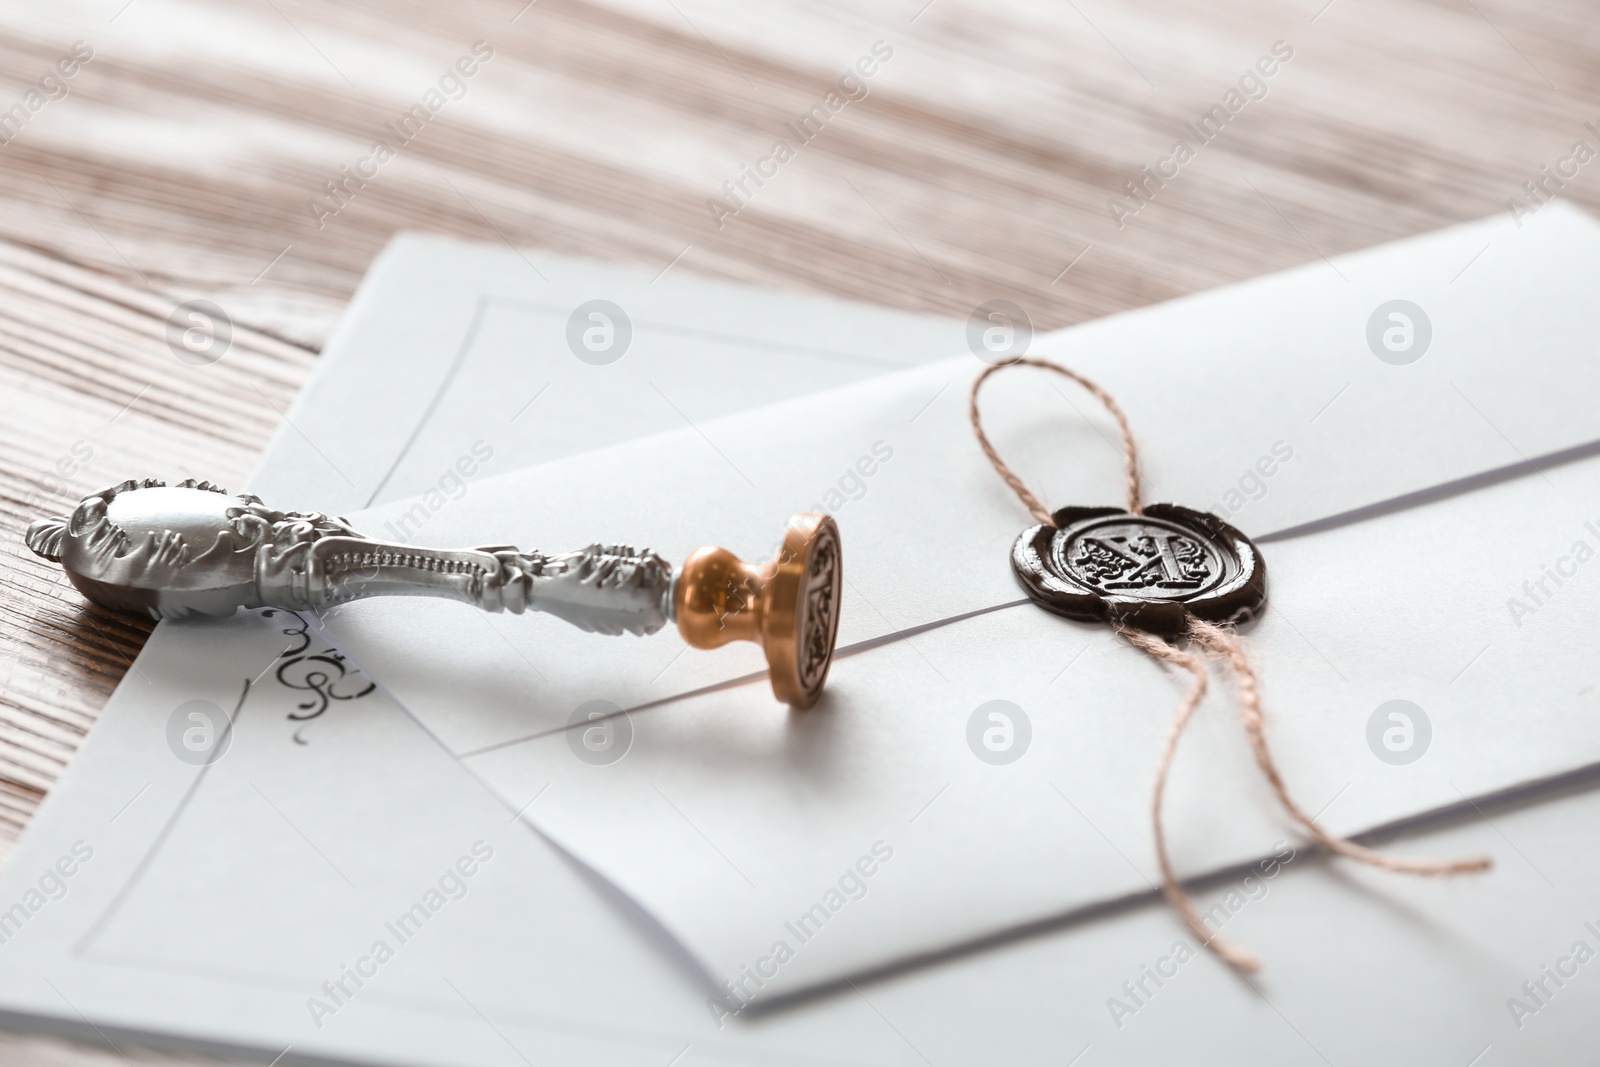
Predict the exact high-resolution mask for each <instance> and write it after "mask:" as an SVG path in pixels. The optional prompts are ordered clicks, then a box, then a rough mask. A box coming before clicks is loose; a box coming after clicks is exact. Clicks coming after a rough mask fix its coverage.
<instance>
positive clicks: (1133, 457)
mask: <svg viewBox="0 0 1600 1067" xmlns="http://www.w3.org/2000/svg"><path fill="white" fill-rule="evenodd" d="M1017 366H1027V367H1038V368H1039V369H1040V370H1047V371H1054V372H1055V373H1056V374H1059V375H1061V376H1062V377H1065V378H1070V379H1072V380H1073V381H1075V382H1077V383H1078V384H1079V385H1081V386H1083V387H1084V388H1085V389H1086V390H1088V391H1089V393H1090V394H1091V395H1093V397H1094V398H1095V399H1096V400H1098V401H1100V403H1102V404H1104V405H1105V408H1106V410H1107V411H1109V412H1111V416H1112V418H1114V419H1116V420H1117V428H1118V429H1120V430H1121V431H1122V454H1123V457H1124V460H1125V463H1126V465H1127V472H1128V510H1129V511H1130V512H1132V513H1133V514H1135V515H1143V514H1144V505H1143V504H1141V503H1140V502H1139V501H1140V495H1141V494H1140V492H1139V446H1138V445H1137V444H1136V443H1135V442H1134V439H1133V428H1132V427H1131V426H1129V425H1128V416H1126V415H1124V414H1123V413H1122V408H1121V407H1119V406H1118V405H1117V402H1116V400H1115V399H1114V398H1113V397H1112V395H1111V394H1110V393H1108V392H1106V391H1105V390H1104V389H1102V388H1100V386H1098V385H1096V384H1095V383H1094V382H1092V381H1090V380H1089V379H1088V378H1085V377H1084V376H1083V375H1081V374H1079V373H1078V372H1077V371H1074V370H1069V369H1067V368H1066V367H1063V366H1062V365H1061V364H1059V363H1052V362H1050V361H1049V360H1047V359H1032V358H1027V357H1022V358H1018V359H1014V360H1012V361H1011V362H1009V363H996V364H994V365H992V366H988V367H985V368H984V369H983V372H982V373H981V374H979V375H978V376H977V377H976V378H975V379H973V382H972V389H971V391H970V392H968V393H967V417H968V418H970V419H971V420H972V432H973V433H975V434H977V435H978V447H979V448H981V449H983V454H984V455H985V456H988V457H989V462H990V463H991V464H993V465H994V469H995V472H996V473H997V474H999V475H1000V477H1001V478H1002V479H1004V480H1005V483H1006V484H1007V485H1009V486H1010V487H1011V490H1012V492H1014V493H1016V494H1017V496H1018V497H1019V498H1021V500H1022V503H1023V504H1024V506H1026V507H1027V509H1028V511H1029V512H1031V513H1032V514H1033V517H1034V518H1035V519H1038V520H1039V522H1040V523H1042V524H1043V525H1045V526H1054V525H1055V524H1056V521H1055V519H1054V518H1052V517H1051V515H1050V512H1049V510H1047V509H1046V508H1045V506H1044V505H1043V504H1041V503H1039V498H1038V497H1036V496H1034V495H1033V493H1032V492H1031V491H1029V489H1028V487H1027V486H1026V485H1024V484H1023V481H1022V479H1021V478H1020V477H1019V476H1018V475H1017V473H1016V472H1015V471H1013V470H1012V469H1011V468H1010V467H1009V466H1007V465H1006V461H1005V460H1003V459H1001V458H1000V453H999V452H997V451H995V447H994V445H992V444H990V443H989V435H988V434H986V433H984V432H983V420H982V418H980V417H979V415H978V390H979V389H981V388H983V383H984V382H985V381H987V380H988V379H989V375H991V374H994V373H995V372H996V371H1001V370H1004V369H1005V368H1007V367H1017Z"/></svg>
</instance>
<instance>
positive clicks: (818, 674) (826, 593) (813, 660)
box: [798, 526, 843, 692]
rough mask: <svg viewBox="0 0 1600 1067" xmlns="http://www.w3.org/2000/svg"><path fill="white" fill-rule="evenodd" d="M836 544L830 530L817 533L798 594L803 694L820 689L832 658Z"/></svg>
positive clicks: (836, 615)
mask: <svg viewBox="0 0 1600 1067" xmlns="http://www.w3.org/2000/svg"><path fill="white" fill-rule="evenodd" d="M842 578H843V575H842V573H841V571H840V568H839V540H838V537H837V536H836V535H835V533H834V532H833V527H831V526H826V527H823V528H822V529H820V530H819V531H818V535H817V543H816V544H815V545H813V546H812V549H811V560H810V567H809V568H808V569H807V573H806V578H805V587H804V589H803V590H802V591H801V597H802V598H803V599H802V607H801V612H802V617H801V619H800V649H799V651H800V656H799V664H798V666H799V670H800V684H801V686H802V687H803V688H804V689H805V690H806V691H808V692H809V691H811V690H813V689H816V688H818V687H820V686H821V685H822V680H823V677H824V676H825V675H826V674H827V670H828V662H829V660H830V659H832V658H833V642H834V634H835V632H836V631H837V630H838V627H839V584H840V581H841V580H842Z"/></svg>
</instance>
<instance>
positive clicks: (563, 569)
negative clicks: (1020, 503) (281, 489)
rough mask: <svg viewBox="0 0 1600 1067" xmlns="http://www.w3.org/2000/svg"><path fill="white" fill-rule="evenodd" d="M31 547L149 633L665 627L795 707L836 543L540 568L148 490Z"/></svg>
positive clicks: (518, 555) (552, 558) (104, 505)
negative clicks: (381, 604)
mask: <svg viewBox="0 0 1600 1067" xmlns="http://www.w3.org/2000/svg"><path fill="white" fill-rule="evenodd" d="M27 540H28V547H29V548H31V549H33V551H34V552H35V553H37V554H38V555H40V556H43V557H44V558H45V559H48V560H51V561H52V562H56V563H60V564H61V566H62V567H63V569H65V570H66V572H67V576H68V577H69V578H70V579H71V581H72V584H73V585H75V586H77V588H78V590H79V591H80V592H82V593H83V595H84V596H86V597H88V598H89V599H90V600H93V601H94V602H95V603H97V604H100V605H102V606H104V607H107V608H112V609H115V610H119V611H130V612H134V613H136V614H140V615H147V616H149V617H151V618H156V619H170V618H181V617H184V616H188V615H231V614H233V612H234V611H236V610H238V609H239V608H255V607H277V608H285V609H287V610H290V611H307V610H310V611H316V610H321V609H324V608H329V607H332V606H334V605H336V604H343V603H348V602H349V601H352V600H358V599H361V598H362V597H370V596H435V597H447V598H450V599H453V600H460V601H463V602H465V603H468V604H472V605H474V606H476V607H479V608H482V609H483V610H485V611H495V612H499V611H510V612H515V613H519V614H520V613H521V612H524V611H539V612H544V613H546V614H550V615H555V616H557V617H558V618H561V619H564V620H566V621H567V622H569V623H571V624H572V625H574V626H577V627H579V628H580V629H583V630H588V631H590V632H593V633H602V634H623V633H630V634H653V633H655V632H656V631H657V630H660V629H661V628H662V627H664V626H665V625H666V624H667V623H669V622H676V623H677V627H678V631H679V633H680V634H682V636H683V638H684V639H685V640H686V641H687V642H688V643H689V644H690V645H693V646H694V647H696V648H716V647H718V646H720V645H724V644H727V643H728V642H730V641H735V640H748V641H754V642H756V643H758V644H760V645H761V646H762V648H763V650H764V651H765V652H766V656H767V664H768V666H769V668H770V669H771V675H772V688H773V692H774V693H775V694H776V695H777V697H778V699H780V700H783V701H785V702H786V703H789V704H793V705H795V706H797V707H810V706H811V705H812V704H814V703H815V702H816V700H817V698H818V696H820V695H821V692H822V686H823V682H824V681H825V680H826V678H827V673H828V665H829V663H830V662H831V660H832V658H833V648H834V641H835V638H836V636H837V633H838V622H839V591H840V583H841V580H842V571H841V559H840V553H839V547H840V546H839V530H838V527H837V526H836V525H835V524H834V522H833V519H831V518H830V517H828V516H826V515H814V514H801V515H796V516H795V517H794V518H793V519H791V520H790V521H789V525H788V527H787V529H786V530H785V531H784V540H783V545H782V547H781V548H780V549H779V550H778V553H777V555H776V556H774V558H773V559H772V560H770V561H768V562H767V563H765V564H749V563H745V562H744V561H742V560H740V559H739V558H738V557H736V556H735V555H733V553H731V552H729V551H728V550H727V549H723V548H714V547H708V548H701V549H697V550H696V551H694V552H693V553H691V554H690V556H689V558H688V559H687V560H685V561H684V564H683V566H682V567H681V568H680V569H679V570H678V571H677V572H674V570H673V567H672V564H670V563H669V562H667V560H665V559H663V558H662V557H661V556H659V555H657V554H656V553H654V552H652V551H650V550H649V549H642V550H635V549H633V548H631V547H629V546H627V545H602V544H593V545H590V546H589V547H587V548H584V549H580V550H579V551H576V552H564V553H561V554H559V555H546V554H545V553H542V552H536V551H522V550H519V549H517V548H514V547H511V546H505V545H490V546H482V547H477V548H464V549H436V548H420V547H417V546H414V545H407V544H401V543H397V542H391V541H380V540H377V539H375V538H371V537H366V536H364V535H362V534H361V533H359V532H357V531H356V530H354V529H352V528H351V527H350V525H349V524H348V523H346V522H345V521H344V520H343V519H338V518H332V517H330V516H327V515H322V514H320V513H317V512H295V511H275V510H273V509H271V508H268V507H266V506H265V505H264V504H262V503H261V501H260V500H259V499H258V498H257V497H255V496H252V495H250V494H248V493H241V494H237V495H235V494H230V493H228V492H227V491H225V490H223V489H220V488H218V487H217V486H214V485H212V484H211V483H209V482H195V481H194V480H192V479H191V480H189V481H185V482H180V483H178V484H177V485H170V486H169V485H166V484H165V483H163V482H160V481H156V480H153V479H146V480H144V481H127V482H123V483H121V484H120V485H114V486H110V487H108V488H106V489H102V490H100V491H99V492H96V493H92V494H90V495H89V496H87V497H85V498H84V499H83V500H82V501H81V502H80V503H79V504H78V506H77V508H76V509H75V510H74V511H73V513H72V514H71V515H66V516H60V517H57V518H48V519H41V520H39V521H38V522H35V523H34V524H33V525H31V526H30V527H29V528H28V535H27Z"/></svg>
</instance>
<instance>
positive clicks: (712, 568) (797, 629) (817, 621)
mask: <svg viewBox="0 0 1600 1067" xmlns="http://www.w3.org/2000/svg"><path fill="white" fill-rule="evenodd" d="M842 578H843V570H842V561H841V558H840V553H839V527H838V525H837V524H835V523H834V521H833V519H832V518H831V517H830V516H827V515H815V514H811V513H805V514H800V515H796V516H795V517H794V518H792V519H790V520H789V525H788V528H787V529H786V530H785V531H784V537H783V544H782V545H781V546H780V547H779V549H778V552H777V554H776V555H774V556H773V557H772V559H771V560H769V561H767V562H766V563H763V564H754V563H746V562H744V561H743V560H741V559H740V558H739V557H738V556H735V555H734V554H733V553H732V552H729V551H728V550H727V549H725V548H714V547H707V548H700V549H696V550H695V551H694V552H692V553H690V555H689V558H688V559H686V560H684V562H683V567H682V568H681V570H680V571H679V573H678V580H677V584H676V587H675V589H674V591H673V615H674V617H675V618H676V619H677V622H678V632H679V633H680V634H682V635H683V639H684V640H685V641H687V642H688V643H689V644H691V645H693V646H694V647H695V648H717V647H719V646H721V645H725V644H727V643H728V642H730V641H754V642H755V643H756V644H758V645H760V646H761V648H762V650H763V651H764V652H766V655H767V666H768V668H769V669H770V670H771V674H772V692H773V695H774V696H776V697H777V698H778V699H779V700H781V701H783V702H784V703H786V704H791V705H793V706H794V707H797V708H809V707H810V706H811V705H813V704H815V703H816V702H817V698H818V697H819V696H821V695H822V685H823V683H824V682H825V681H826V680H827V677H828V665H829V664H830V663H831V662H832V661H833V647H834V641H835V639H836V638H837V636H838V632H839V591H840V583H841V581H842Z"/></svg>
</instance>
